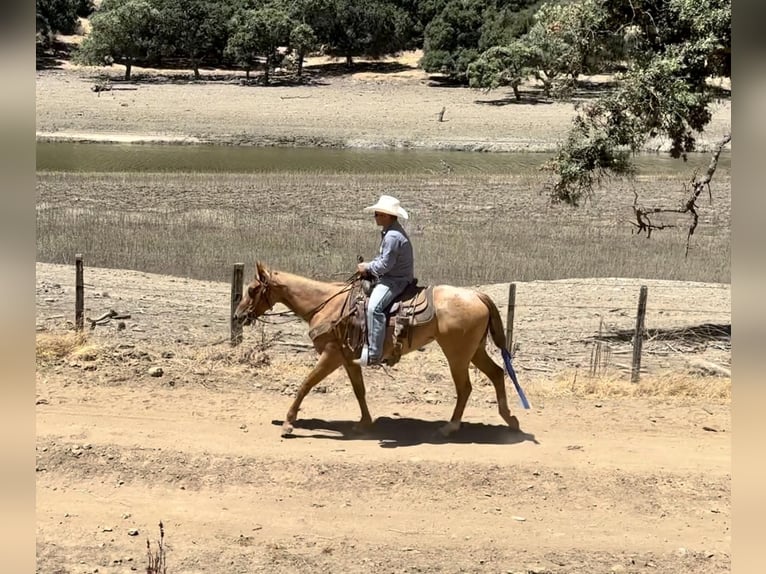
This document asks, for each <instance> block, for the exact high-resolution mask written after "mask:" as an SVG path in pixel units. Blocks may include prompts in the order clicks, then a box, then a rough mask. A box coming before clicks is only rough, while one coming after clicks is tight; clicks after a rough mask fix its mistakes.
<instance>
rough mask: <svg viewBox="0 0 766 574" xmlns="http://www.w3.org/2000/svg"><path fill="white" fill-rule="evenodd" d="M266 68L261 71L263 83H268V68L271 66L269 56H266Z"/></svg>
mask: <svg viewBox="0 0 766 574" xmlns="http://www.w3.org/2000/svg"><path fill="white" fill-rule="evenodd" d="M265 67H266V69H265V70H264V71H263V83H264V84H266V85H267V86H268V85H269V69H270V68H271V56H269V55H267V56H266V66H265Z"/></svg>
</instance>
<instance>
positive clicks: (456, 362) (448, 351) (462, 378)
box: [438, 341, 472, 436]
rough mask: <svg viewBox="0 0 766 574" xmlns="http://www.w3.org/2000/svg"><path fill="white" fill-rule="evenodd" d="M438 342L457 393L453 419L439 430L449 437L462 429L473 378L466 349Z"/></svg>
mask: <svg viewBox="0 0 766 574" xmlns="http://www.w3.org/2000/svg"><path fill="white" fill-rule="evenodd" d="M438 342H439V346H440V347H441V348H442V351H444V356H445V357H447V362H448V363H449V370H450V373H451V374H452V380H453V382H454V383H455V391H456V393H457V402H456V403H455V410H454V411H453V412H452V418H451V419H450V421H449V422H448V423H447V424H446V425H444V426H443V427H442V428H441V429H439V430H440V432H441V433H442V434H443V435H444V436H447V435H449V434H451V433H453V432H455V431H456V430H458V429H459V428H460V422H461V420H462V419H463V412H464V411H465V406H466V404H467V403H468V397H470V396H471V390H472V387H471V377H470V375H469V374H468V364H469V362H470V359H469V358H468V357H467V356H466V352H465V347H462V348H461V347H460V346H459V345H451V344H447V343H445V342H442V341H438Z"/></svg>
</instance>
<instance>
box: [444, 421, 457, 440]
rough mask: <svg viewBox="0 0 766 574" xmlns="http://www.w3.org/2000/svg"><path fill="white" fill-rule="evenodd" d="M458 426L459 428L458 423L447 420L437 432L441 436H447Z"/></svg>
mask: <svg viewBox="0 0 766 574" xmlns="http://www.w3.org/2000/svg"><path fill="white" fill-rule="evenodd" d="M459 428H460V423H453V422H448V423H447V424H446V425H444V426H443V427H441V428H439V434H440V435H442V436H443V437H448V436H449V435H451V434H452V433H453V432H455V431H456V430H458V429H459Z"/></svg>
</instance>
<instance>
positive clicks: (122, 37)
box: [74, 0, 158, 80]
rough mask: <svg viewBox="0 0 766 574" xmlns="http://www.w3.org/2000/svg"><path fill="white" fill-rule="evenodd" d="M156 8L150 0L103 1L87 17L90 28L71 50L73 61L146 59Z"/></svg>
mask: <svg viewBox="0 0 766 574" xmlns="http://www.w3.org/2000/svg"><path fill="white" fill-rule="evenodd" d="M157 23H158V11H157V10H156V9H155V8H153V7H152V5H151V2H150V0H104V1H103V3H102V4H101V7H100V9H99V10H98V11H97V12H96V13H95V14H94V15H93V17H92V18H91V31H90V33H88V35H87V36H86V37H85V39H84V40H83V42H82V44H81V45H80V46H79V48H78V49H77V51H76V52H75V55H74V59H75V61H77V62H79V63H81V64H90V65H102V66H103V65H111V64H112V63H116V64H121V65H124V66H125V79H126V80H130V78H131V70H132V66H133V65H134V64H135V63H136V62H139V61H142V60H144V59H146V58H147V56H148V55H149V52H150V50H151V48H152V46H153V42H154V35H155V31H156V28H157Z"/></svg>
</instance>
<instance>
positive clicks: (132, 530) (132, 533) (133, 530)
mask: <svg viewBox="0 0 766 574" xmlns="http://www.w3.org/2000/svg"><path fill="white" fill-rule="evenodd" d="M128 536H138V530H136V529H135V528H131V529H130V530H128Z"/></svg>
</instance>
